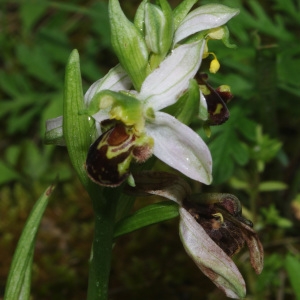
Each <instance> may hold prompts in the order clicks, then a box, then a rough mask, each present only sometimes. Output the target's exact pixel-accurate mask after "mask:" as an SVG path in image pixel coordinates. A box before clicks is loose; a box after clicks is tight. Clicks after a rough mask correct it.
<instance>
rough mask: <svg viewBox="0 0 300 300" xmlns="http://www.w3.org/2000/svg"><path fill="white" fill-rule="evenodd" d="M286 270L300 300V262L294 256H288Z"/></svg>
mask: <svg viewBox="0 0 300 300" xmlns="http://www.w3.org/2000/svg"><path fill="white" fill-rule="evenodd" d="M285 268H286V271H287V273H288V276H289V279H290V283H291V286H292V288H293V290H294V293H295V296H296V299H300V285H299V278H300V260H299V258H296V257H295V256H292V255H287V256H286V258H285Z"/></svg>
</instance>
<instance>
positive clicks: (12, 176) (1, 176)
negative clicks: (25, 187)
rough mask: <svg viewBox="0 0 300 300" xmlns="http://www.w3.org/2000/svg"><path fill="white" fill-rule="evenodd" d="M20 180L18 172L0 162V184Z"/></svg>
mask: <svg viewBox="0 0 300 300" xmlns="http://www.w3.org/2000/svg"><path fill="white" fill-rule="evenodd" d="M17 179H20V175H19V173H18V172H16V171H15V170H13V169H12V168H11V167H10V166H8V165H7V164H5V163H4V162H3V161H1V160H0V184H5V183H8V182H10V181H13V180H17Z"/></svg>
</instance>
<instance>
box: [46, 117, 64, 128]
mask: <svg viewBox="0 0 300 300" xmlns="http://www.w3.org/2000/svg"><path fill="white" fill-rule="evenodd" d="M62 126H63V117H62V116H59V117H57V118H53V119H49V120H47V121H46V131H50V130H52V129H57V128H59V127H61V128H62Z"/></svg>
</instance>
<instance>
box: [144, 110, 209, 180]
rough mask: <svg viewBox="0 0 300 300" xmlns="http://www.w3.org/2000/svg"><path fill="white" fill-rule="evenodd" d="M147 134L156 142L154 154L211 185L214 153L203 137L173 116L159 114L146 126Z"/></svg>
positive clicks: (175, 167)
mask: <svg viewBox="0 0 300 300" xmlns="http://www.w3.org/2000/svg"><path fill="white" fill-rule="evenodd" d="M146 132H147V134H148V135H149V136H151V137H152V138H153V139H154V149H153V154H154V155H155V156H156V157H157V158H159V159H160V160H162V161H164V162H165V163H166V164H168V165H169V166H171V167H172V168H174V169H176V170H178V171H180V172H181V173H183V174H184V175H186V176H188V177H190V178H192V179H194V180H197V181H200V182H203V183H205V184H210V183H211V181H212V175H211V172H212V160H211V154H210V151H209V149H208V147H207V146H206V144H205V143H204V142H203V140H202V139H201V137H200V136H199V135H198V134H197V133H195V132H194V131H193V130H192V129H191V128H189V127H188V126H186V125H184V124H183V123H181V122H179V121H178V120H177V119H176V118H174V117H173V116H170V115H169V114H166V113H163V112H156V113H155V120H154V121H153V122H151V123H150V122H148V123H146Z"/></svg>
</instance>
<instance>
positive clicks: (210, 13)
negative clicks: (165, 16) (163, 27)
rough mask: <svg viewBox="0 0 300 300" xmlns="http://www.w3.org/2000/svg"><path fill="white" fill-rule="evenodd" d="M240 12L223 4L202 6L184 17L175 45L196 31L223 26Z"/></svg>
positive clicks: (176, 35)
mask: <svg viewBox="0 0 300 300" xmlns="http://www.w3.org/2000/svg"><path fill="white" fill-rule="evenodd" d="M238 13H239V10H238V9H235V8H230V7H227V6H224V5H222V4H208V5H203V6H200V7H199V8H197V9H195V10H193V11H192V12H190V13H189V14H188V15H187V16H186V17H185V18H184V20H183V21H182V23H181V24H180V25H179V27H178V29H177V30H176V32H175V36H174V42H173V43H174V45H175V44H176V43H178V42H179V41H181V40H183V39H184V38H186V37H188V36H190V35H192V34H194V33H196V32H199V31H202V30H206V29H211V28H216V27H219V26H222V25H224V24H225V23H226V22H228V21H229V20H230V19H231V18H232V17H234V16H235V15H236V14H238Z"/></svg>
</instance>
